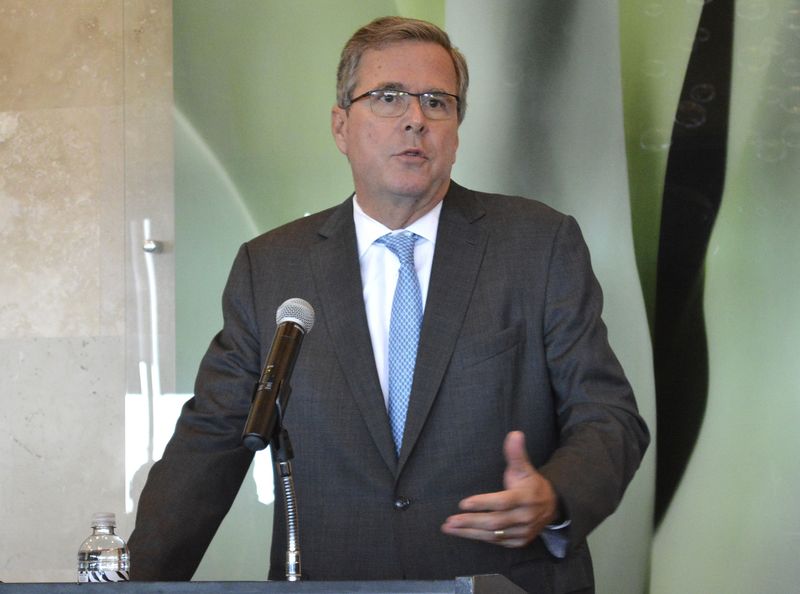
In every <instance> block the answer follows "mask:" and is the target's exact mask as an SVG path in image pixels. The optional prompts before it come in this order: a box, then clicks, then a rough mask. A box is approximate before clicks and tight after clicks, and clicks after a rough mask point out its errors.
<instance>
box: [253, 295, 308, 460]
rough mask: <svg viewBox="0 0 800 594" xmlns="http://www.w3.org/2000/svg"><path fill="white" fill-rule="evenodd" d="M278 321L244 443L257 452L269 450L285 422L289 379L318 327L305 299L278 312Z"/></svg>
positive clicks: (285, 302)
mask: <svg viewBox="0 0 800 594" xmlns="http://www.w3.org/2000/svg"><path fill="white" fill-rule="evenodd" d="M275 321H276V323H277V324H278V328H277V330H275V338H273V339H272V346H271V347H270V349H269V354H268V355H267V360H266V363H265V364H264V370H263V371H262V372H261V379H259V381H258V384H256V388H255V393H254V394H253V400H252V402H251V403H250V413H249V414H248V415H247V422H246V423H245V425H244V431H243V432H242V443H243V444H244V445H245V447H247V448H248V449H250V450H252V451H254V452H257V451H259V450H263V449H264V448H265V447H267V444H269V442H270V440H272V438H273V437H274V436H275V432H276V430H277V429H279V428H280V425H281V423H282V421H283V414H284V411H285V409H286V405H287V404H288V402H289V395H290V394H291V388H290V387H289V378H290V377H291V375H292V370H293V369H294V363H295V361H296V360H297V355H298V353H299V352H300V345H301V343H302V342H303V336H305V334H306V333H307V332H310V331H311V328H312V327H313V326H314V308H313V307H311V305H310V304H309V303H308V302H307V301H305V300H303V299H299V298H296V297H295V298H293V299H288V300H286V301H284V302H283V303H282V304H281V306H280V307H279V308H278V311H277V313H276V314H275Z"/></svg>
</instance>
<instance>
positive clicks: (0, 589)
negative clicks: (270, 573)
mask: <svg viewBox="0 0 800 594" xmlns="http://www.w3.org/2000/svg"><path fill="white" fill-rule="evenodd" d="M134 592H135V593H136V594H525V591H524V590H522V589H521V588H519V587H518V586H516V585H514V584H513V583H511V582H510V581H508V579H506V578H505V577H504V576H502V575H497V574H490V575H475V576H468V577H457V578H456V579H454V580H441V581H439V580H436V581H414V580H407V581H406V580H393V581H377V582H120V583H115V584H111V583H109V584H63V583H62V584H58V583H50V584H44V583H42V584H2V583H0V594H56V593H58V594H61V593H64V594H78V593H80V594H133V593H134Z"/></svg>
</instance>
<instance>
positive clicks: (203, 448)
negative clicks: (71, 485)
mask: <svg viewBox="0 0 800 594" xmlns="http://www.w3.org/2000/svg"><path fill="white" fill-rule="evenodd" d="M467 85H468V75H467V68H466V63H465V61H464V59H463V56H461V54H460V53H459V52H458V51H457V50H455V49H454V48H452V47H451V45H450V41H449V39H448V38H447V35H446V34H445V33H444V32H442V31H441V30H440V29H438V28H437V27H435V26H433V25H431V24H429V23H425V22H422V21H415V20H410V19H401V18H393V17H391V18H383V19H377V20H376V21H373V22H372V23H370V24H369V25H367V26H365V27H363V28H362V29H360V30H359V31H357V32H356V33H355V34H354V36H353V38H351V40H350V41H349V42H348V44H347V45H346V46H345V49H344V51H343V53H342V60H341V62H340V66H339V71H338V77H337V106H336V107H334V108H333V111H332V131H333V136H334V139H335V141H336V144H337V146H338V147H339V149H340V150H341V151H342V153H344V154H345V155H346V156H347V158H348V161H349V162H350V166H351V169H352V173H353V181H354V184H355V195H354V196H353V197H351V198H349V199H348V200H347V201H345V202H344V203H343V204H341V205H339V206H337V207H334V208H332V209H330V210H327V211H325V212H322V213H319V214H317V215H313V216H310V217H306V218H304V219H301V220H299V221H295V222H294V223H291V224H289V225H286V226H284V227H282V228H280V229H277V230H274V231H272V232H269V233H267V234H265V235H262V236H260V237H258V238H256V239H254V240H252V241H250V242H248V243H247V244H245V245H244V246H242V248H241V250H240V252H239V254H238V256H237V258H236V261H235V263H234V265H233V269H232V271H231V275H230V278H229V281H228V284H227V287H226V289H225V293H224V297H223V312H224V320H225V322H224V328H223V330H222V331H221V332H220V334H218V335H217V337H215V339H214V341H213V342H212V344H211V346H210V348H209V351H208V353H207V354H206V356H205V358H204V359H203V362H202V365H201V369H200V372H199V374H198V378H197V384H196V388H195V397H194V398H193V399H192V400H191V401H189V403H187V405H186V407H185V408H184V411H183V413H182V415H181V419H180V421H179V422H178V425H177V427H176V432H175V435H174V436H173V438H172V440H171V441H170V444H169V445H168V447H167V449H166V451H165V454H164V457H163V459H162V460H161V461H160V462H158V463H157V464H156V465H155V466H154V467H153V469H152V471H151V473H150V477H149V479H148V483H147V486H146V487H145V490H144V492H143V494H142V497H141V500H140V503H139V511H138V517H137V525H136V530H135V531H134V533H133V535H132V536H131V539H130V548H131V556H132V564H131V565H132V572H133V578H134V579H148V580H164V579H189V578H190V577H191V575H192V573H193V572H194V570H195V568H196V567H197V564H198V563H199V561H200V559H201V558H202V555H203V553H204V551H205V549H206V547H207V545H208V543H209V542H210V540H211V538H212V537H213V534H214V532H215V530H216V528H217V526H218V525H219V523H220V522H221V520H222V518H223V517H224V515H225V513H226V512H227V510H228V508H229V507H230V505H231V503H232V501H233V499H234V497H235V495H236V492H237V490H238V488H239V485H240V484H241V482H242V479H243V477H244V475H245V473H246V471H247V468H248V466H249V464H250V461H251V459H252V454H251V453H250V452H249V451H248V450H246V449H244V448H243V447H242V446H241V445H240V438H241V431H242V428H243V426H244V421H245V418H246V416H247V413H248V409H249V404H250V398H251V395H252V391H253V387H254V385H255V383H256V381H257V379H258V374H259V372H260V367H261V365H262V363H263V361H264V359H265V357H266V354H267V351H268V349H269V347H270V344H271V340H272V337H273V334H274V332H275V323H274V316H275V311H276V309H277V307H278V306H279V305H280V304H281V303H282V302H283V301H284V300H286V299H287V298H291V297H302V298H304V299H306V300H307V301H309V302H310V303H311V304H312V305H313V306H314V308H315V310H316V322H315V325H314V329H313V331H312V332H310V333H309V334H308V335H307V336H306V338H305V340H304V344H303V350H302V352H301V354H300V356H299V358H298V361H297V365H296V367H295V370H294V374H293V378H292V399H291V404H290V406H289V407H288V411H287V413H286V417H285V427H286V428H287V429H288V431H289V434H290V435H291V438H292V443H293V445H294V452H295V465H294V473H295V474H294V475H295V481H296V490H297V503H298V515H299V517H300V519H301V526H302V533H301V551H302V556H303V557H302V560H303V573H304V576H305V577H306V578H307V579H313V580H340V579H353V580H375V579H404V578H408V579H451V578H453V577H455V576H458V575H471V574H480V573H502V574H504V575H506V576H508V577H509V578H510V579H511V580H513V581H514V582H516V583H517V584H519V585H520V586H522V587H523V588H525V589H527V590H529V591H536V592H573V591H593V577H592V568H591V559H590V556H589V552H588V549H587V546H586V540H585V539H586V536H587V534H588V533H589V532H590V531H591V530H592V529H593V528H595V527H596V526H597V524H598V523H599V522H600V521H602V520H603V519H604V518H605V517H606V516H607V515H608V514H610V513H611V512H612V511H613V510H614V509H615V507H616V506H617V504H618V503H619V501H620V499H621V497H622V494H623V492H624V490H625V487H626V486H627V484H628V482H629V481H630V479H631V477H632V476H633V473H634V472H635V470H636V468H637V467H638V465H639V462H640V460H641V457H642V455H643V453H644V450H645V449H646V447H647V443H648V439H649V438H648V434H647V429H646V427H645V425H644V423H643V421H642V420H641V418H640V417H639V416H638V413H637V410H636V405H635V402H634V399H633V395H632V393H631V389H630V386H629V384H628V382H627V381H626V379H625V377H624V374H623V372H622V369H621V368H620V366H619V363H618V362H617V360H616V358H615V357H614V355H613V353H612V352H611V349H610V348H609V346H608V343H607V340H606V330H605V326H604V325H603V323H602V320H601V318H600V314H601V308H602V304H601V302H602V297H601V293H600V288H599V286H598V284H597V281H596V279H595V277H594V275H593V274H592V271H591V267H590V263H589V256H588V253H587V250H586V246H585V244H584V242H583V239H582V237H581V235H580V232H579V230H578V227H577V225H576V224H575V222H574V221H573V220H572V219H571V218H569V217H566V216H564V215H562V214H560V213H557V212H555V211H553V210H552V209H550V208H548V207H546V206H544V205H542V204H540V203H538V202H535V201H532V200H526V199H523V198H512V197H504V196H499V195H487V194H482V193H478V192H473V191H470V190H467V189H465V188H462V187H460V186H458V185H457V184H456V183H454V182H452V181H451V179H450V171H451V168H452V165H453V163H454V162H455V157H456V149H457V147H458V126H459V124H460V122H461V120H462V118H463V116H464V111H465V108H466V91H467ZM401 243H404V244H405V245H406V246H408V245H410V246H411V247H410V248H408V250H410V252H411V254H412V256H413V257H412V258H411V260H409V256H408V254H407V255H406V256H405V257H406V260H402V258H403V257H401V256H400V255H399V250H400V248H398V247H397V245H399V244H401ZM409 271H410V272H409ZM401 293H402V299H403V300H404V301H402V304H403V307H400V306H398V305H397V303H400V302H401V301H400V299H401V297H399V295H400V294H401ZM396 302H397V303H396ZM409 311H410V312H411V313H410V314H409V313H408V312H409ZM423 311H424V314H423V313H422V312H423ZM414 312H417V314H418V315H420V316H422V317H421V322H420V321H416V322H415V321H413V320H414V318H413V316H414V315H415V314H414ZM409 316H411V317H410V318H409ZM401 320H402V321H401ZM409 320H411V321H409ZM401 327H402V328H404V330H402V332H401V330H398V328H401ZM409 333H410V334H409ZM409 335H410V336H412V337H413V339H410V338H409ZM398 341H399V342H398ZM398 344H401V345H404V347H405V350H398V349H399V348H400V347H398V346H397V345H398ZM409 348H410V351H409V350H408V349H409ZM414 351H416V352H415V353H414ZM409 352H410V353H411V355H410V356H409ZM398 353H400V354H398ZM408 359H410V363H411V368H410V369H409V368H406V367H404V366H403V364H402V362H403V361H405V362H408ZM398 361H400V363H398ZM404 382H405V383H404ZM387 411H388V414H387ZM282 513H283V510H282V502H281V501H280V499H278V501H277V503H276V514H277V515H276V521H275V523H274V534H273V542H272V560H271V561H272V562H271V569H270V578H271V579H281V578H282V577H283V568H284V558H283V554H284V551H285V549H286V546H285V538H286V535H285V528H284V524H283V520H282Z"/></svg>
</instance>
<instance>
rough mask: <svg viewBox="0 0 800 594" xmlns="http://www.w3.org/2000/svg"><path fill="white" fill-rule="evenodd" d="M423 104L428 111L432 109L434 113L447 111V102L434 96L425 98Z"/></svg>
mask: <svg viewBox="0 0 800 594" xmlns="http://www.w3.org/2000/svg"><path fill="white" fill-rule="evenodd" d="M425 104H426V105H427V106H428V109H434V110H436V111H447V102H446V101H445V100H444V99H442V98H441V97H437V96H436V95H428V96H427V97H426V98H425Z"/></svg>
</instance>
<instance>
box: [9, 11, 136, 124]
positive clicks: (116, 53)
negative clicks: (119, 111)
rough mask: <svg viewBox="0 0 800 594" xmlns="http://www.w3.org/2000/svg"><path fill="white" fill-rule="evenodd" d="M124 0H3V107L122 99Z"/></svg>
mask: <svg viewBox="0 0 800 594" xmlns="http://www.w3.org/2000/svg"><path fill="white" fill-rule="evenodd" d="M122 21H123V4H122V2H121V1H120V0H69V1H68V2H61V1H59V2H53V1H52V0H0V111H7V110H21V109H44V108H52V107H77V106H80V107H86V106H90V105H91V106H94V105H118V104H119V103H120V102H121V101H122V95H123V87H122V44H123V36H122Z"/></svg>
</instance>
